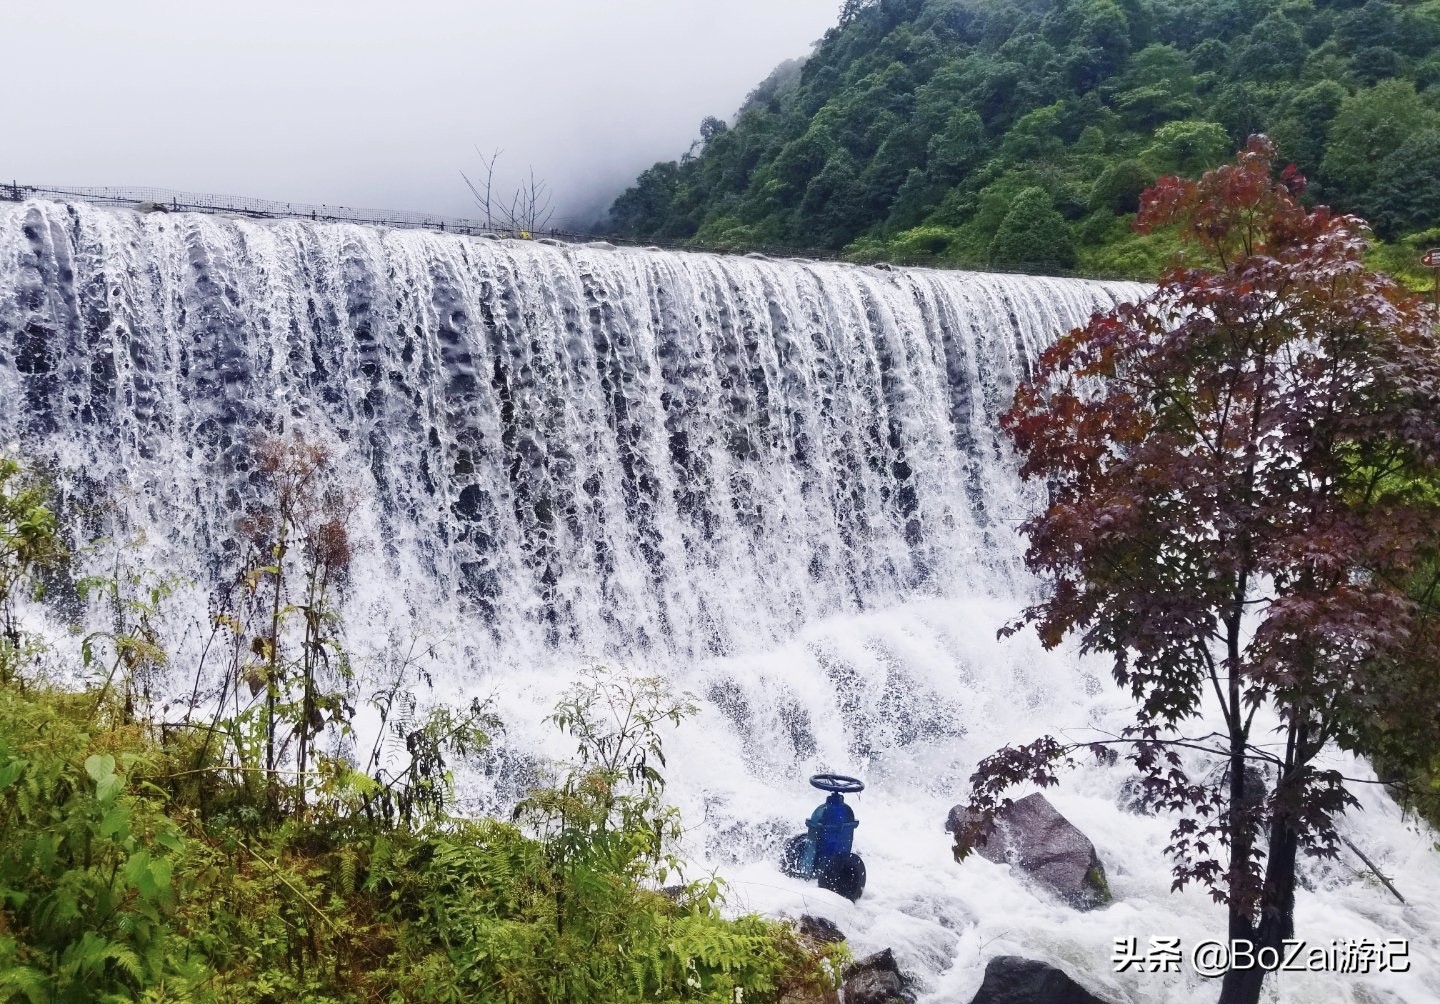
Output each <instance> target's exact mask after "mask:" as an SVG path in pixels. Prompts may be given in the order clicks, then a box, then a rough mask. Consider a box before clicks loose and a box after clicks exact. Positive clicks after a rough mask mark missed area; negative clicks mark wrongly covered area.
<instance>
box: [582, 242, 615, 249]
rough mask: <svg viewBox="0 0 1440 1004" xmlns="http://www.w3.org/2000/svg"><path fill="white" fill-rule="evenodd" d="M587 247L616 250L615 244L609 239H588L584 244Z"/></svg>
mask: <svg viewBox="0 0 1440 1004" xmlns="http://www.w3.org/2000/svg"><path fill="white" fill-rule="evenodd" d="M583 246H584V247H587V248H595V249H596V250H597V251H614V250H615V245H614V244H611V243H610V242H609V241H586V242H585V244H584V245H583Z"/></svg>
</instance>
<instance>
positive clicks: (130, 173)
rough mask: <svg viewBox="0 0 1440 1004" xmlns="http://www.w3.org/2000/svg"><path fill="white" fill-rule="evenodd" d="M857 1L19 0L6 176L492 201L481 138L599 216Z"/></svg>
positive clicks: (466, 207)
mask: <svg viewBox="0 0 1440 1004" xmlns="http://www.w3.org/2000/svg"><path fill="white" fill-rule="evenodd" d="M838 6H839V2H838V0H783V2H776V0H648V2H647V0H527V2H514V3H501V2H496V0H479V2H476V0H470V2H464V0H417V2H413V3H408V4H396V3H393V2H388V3H382V2H379V0H345V2H340V0H307V2H305V3H304V4H303V5H302V4H300V3H296V2H295V0H251V2H248V3H246V4H243V5H231V4H220V3H215V2H211V0H189V2H164V0H123V2H119V3H117V2H114V0H109V2H96V0H69V2H67V0H10V2H9V3H7V4H6V7H7V11H6V17H5V21H6V29H7V31H6V34H7V36H8V38H7V41H8V43H9V44H8V45H7V46H6V52H5V63H6V70H7V73H8V75H9V77H10V79H11V80H12V81H15V82H17V84H18V96H19V100H18V101H15V102H11V103H9V104H8V107H7V108H6V110H5V113H4V119H5V134H6V139H7V142H6V143H5V144H4V146H3V147H0V176H3V178H4V180H7V181H8V180H10V179H12V178H13V179H15V180H18V181H19V182H20V183H21V184H44V185H123V186H139V185H153V186H157V187H164V188H174V189H180V190H185V191H197V192H216V193H222V194H233V195H253V196H259V197H263V198H275V199H283V200H286V201H294V202H313V203H322V204H330V205H348V206H357V207H366V208H385V209H416V210H421V211H427V212H436V213H448V214H454V215H461V216H466V215H469V216H473V215H475V214H476V212H477V210H476V207H475V204H474V201H473V199H472V197H471V195H470V193H469V191H468V190H467V189H466V187H465V184H464V182H463V180H462V179H461V177H460V172H461V171H462V170H465V171H467V172H469V173H471V174H472V177H473V176H474V173H475V172H476V171H481V170H482V167H481V164H480V157H479V155H477V153H476V150H477V148H478V149H479V150H481V151H484V152H485V153H486V154H487V155H488V154H491V153H493V152H495V151H496V150H502V151H503V153H502V155H501V157H500V159H499V162H498V167H497V171H496V183H497V187H498V188H499V189H500V190H502V191H509V190H513V188H514V187H515V186H516V185H517V184H519V183H520V181H521V179H522V178H523V177H525V176H527V175H528V171H529V169H530V168H532V167H533V169H534V172H535V175H536V176H537V177H539V178H541V179H544V181H545V182H547V183H548V184H549V186H550V187H551V189H552V190H553V192H554V196H555V202H554V208H555V213H556V221H557V222H558V221H564V222H567V223H571V224H575V225H588V224H590V223H591V222H593V221H594V220H595V218H596V217H597V216H598V215H599V214H600V212H602V211H603V209H604V207H605V206H607V205H608V203H609V201H610V200H611V199H612V198H613V197H614V196H615V195H616V194H618V193H619V192H620V191H621V190H622V189H623V188H624V187H625V186H626V185H627V184H628V183H629V182H630V181H631V180H633V179H634V177H635V176H636V174H638V173H639V172H640V171H641V170H643V169H644V168H646V167H648V166H649V165H650V164H652V163H654V162H655V161H657V160H671V159H674V158H676V157H678V156H679V155H680V154H682V153H684V152H685V150H686V148H687V147H688V146H689V145H690V142H691V140H692V139H693V138H694V137H695V136H696V135H697V133H698V127H699V123H700V121H701V119H702V118H704V117H705V116H707V115H716V116H718V117H721V118H726V119H729V118H730V117H731V116H732V113H733V112H734V111H735V110H736V109H737V108H738V107H739V105H740V103H741V102H742V101H743V100H744V97H745V95H746V94H747V93H748V92H749V91H750V90H751V89H752V88H753V87H754V86H755V85H756V84H758V83H759V82H760V81H761V79H763V78H764V77H765V75H766V74H767V73H769V71H770V70H771V69H772V68H773V67H774V66H775V65H776V64H778V63H779V62H781V61H782V60H785V59H788V58H791V57H795V56H803V55H805V54H807V53H808V52H809V49H810V45H811V43H812V42H813V41H814V40H815V39H817V38H819V37H820V35H822V34H823V33H824V31H825V30H826V29H827V28H828V27H829V26H830V25H832V24H833V23H834V21H835V20H836V15H837V10H838Z"/></svg>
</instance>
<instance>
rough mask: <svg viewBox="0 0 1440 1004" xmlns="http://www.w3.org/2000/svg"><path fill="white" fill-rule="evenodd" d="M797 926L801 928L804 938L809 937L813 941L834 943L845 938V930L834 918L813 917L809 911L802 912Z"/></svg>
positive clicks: (826, 943) (827, 943)
mask: <svg viewBox="0 0 1440 1004" xmlns="http://www.w3.org/2000/svg"><path fill="white" fill-rule="evenodd" d="M795 927H796V928H797V929H798V930H799V932H800V936H801V937H802V938H809V939H810V940H811V941H818V942H820V943H821V944H825V945H833V944H836V943H838V942H841V941H844V940H845V932H844V931H842V930H840V928H839V927H837V926H836V925H835V922H834V921H833V920H829V919H827V918H825V917H812V916H810V914H808V913H805V914H801V915H800V920H799V921H798V922H796V924H795Z"/></svg>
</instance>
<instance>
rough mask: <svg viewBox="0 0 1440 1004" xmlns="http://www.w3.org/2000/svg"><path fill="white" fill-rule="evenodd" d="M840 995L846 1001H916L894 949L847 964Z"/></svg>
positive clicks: (868, 1003) (910, 1003)
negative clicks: (896, 959) (896, 958)
mask: <svg viewBox="0 0 1440 1004" xmlns="http://www.w3.org/2000/svg"><path fill="white" fill-rule="evenodd" d="M840 999H841V1000H843V1001H844V1002H845V1004H913V1002H914V1000H915V994H914V992H913V991H912V990H911V989H910V980H909V978H908V977H906V976H905V974H904V973H902V972H900V966H899V964H898V963H897V962H896V961H895V953H894V952H892V951H891V950H890V949H888V948H887V949H885V951H883V952H876V953H875V954H874V955H867V956H865V958H863V959H860V960H859V961H857V962H852V963H851V964H850V965H848V966H846V967H845V972H844V973H842V974H841V980H840Z"/></svg>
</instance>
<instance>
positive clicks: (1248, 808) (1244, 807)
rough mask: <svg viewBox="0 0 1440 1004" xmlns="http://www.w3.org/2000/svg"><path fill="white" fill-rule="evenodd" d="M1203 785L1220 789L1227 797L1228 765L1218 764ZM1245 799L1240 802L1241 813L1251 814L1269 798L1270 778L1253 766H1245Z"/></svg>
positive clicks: (1228, 789) (1228, 784)
mask: <svg viewBox="0 0 1440 1004" xmlns="http://www.w3.org/2000/svg"><path fill="white" fill-rule="evenodd" d="M1205 784H1207V785H1212V786H1214V787H1217V788H1220V789H1221V790H1223V791H1224V792H1225V793H1226V794H1227V795H1228V794H1229V791H1230V764H1229V763H1220V764H1216V765H1215V766H1214V767H1213V768H1211V770H1210V773H1208V774H1206V775H1205ZM1244 788H1245V797H1244V798H1242V799H1241V800H1240V810H1241V811H1242V812H1247V813H1248V812H1253V811H1255V810H1256V809H1258V808H1260V806H1262V805H1264V804H1265V799H1266V798H1268V797H1269V796H1270V778H1269V777H1268V776H1267V775H1266V773H1265V772H1264V771H1263V770H1261V769H1260V768H1259V767H1256V766H1255V765H1254V764H1250V763H1247V764H1246V765H1245V786H1244Z"/></svg>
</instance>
